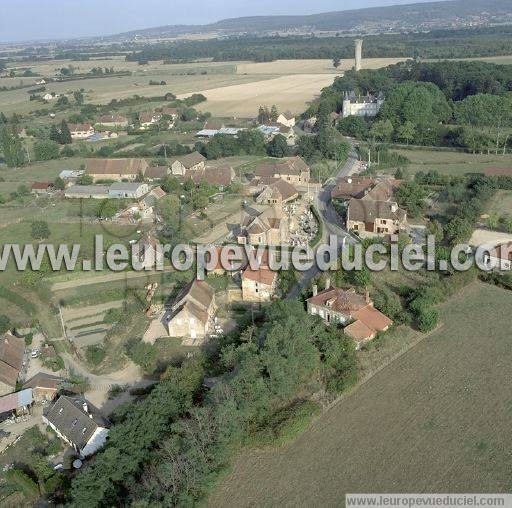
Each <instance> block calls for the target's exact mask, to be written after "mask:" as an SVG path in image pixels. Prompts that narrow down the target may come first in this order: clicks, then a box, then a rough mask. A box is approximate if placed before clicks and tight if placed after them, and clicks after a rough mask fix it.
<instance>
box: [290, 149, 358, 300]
mask: <svg viewBox="0 0 512 508" xmlns="http://www.w3.org/2000/svg"><path fill="white" fill-rule="evenodd" d="M358 164H359V163H358V158H357V153H356V151H355V148H354V146H353V145H352V149H351V150H350V153H349V155H348V158H347V160H346V161H345V164H343V166H341V168H340V169H339V171H338V172H337V173H336V175H335V176H333V177H331V178H329V180H327V181H326V182H325V184H324V185H323V187H322V188H321V189H320V191H319V193H318V199H317V200H316V202H317V207H318V212H319V214H320V217H321V219H322V223H323V235H322V240H321V242H320V245H321V244H323V243H329V236H330V235H334V236H336V239H337V245H338V255H339V254H340V253H341V250H342V249H343V246H344V245H346V244H354V243H356V242H357V241H358V240H357V239H356V238H355V237H353V236H352V235H351V234H350V233H348V232H347V231H346V230H344V229H343V228H342V227H341V224H342V219H341V217H340V216H339V215H338V214H337V212H336V210H335V209H334V206H333V204H332V200H331V191H332V189H333V187H334V186H335V184H336V179H337V178H340V177H343V176H349V175H351V174H352V173H355V172H356V170H357V169H358ZM320 272H321V270H320V269H319V268H318V266H317V264H316V263H314V264H313V266H312V267H311V268H310V269H309V270H306V271H304V272H302V276H301V278H300V280H299V282H298V283H297V284H296V285H295V286H293V288H292V289H291V290H290V292H289V293H288V294H287V295H286V298H287V299H293V298H297V296H299V294H300V293H301V291H302V290H303V289H305V288H306V287H308V286H309V284H310V282H311V280H312V279H313V278H314V277H315V276H316V275H318V274H319V273H320Z"/></svg>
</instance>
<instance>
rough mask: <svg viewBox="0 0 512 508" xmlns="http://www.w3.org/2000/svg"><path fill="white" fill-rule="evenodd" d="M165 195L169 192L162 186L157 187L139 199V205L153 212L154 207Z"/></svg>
mask: <svg viewBox="0 0 512 508" xmlns="http://www.w3.org/2000/svg"><path fill="white" fill-rule="evenodd" d="M164 196H167V193H166V192H165V191H164V190H163V189H162V188H161V187H155V188H154V189H151V190H150V191H149V193H148V194H146V195H145V196H144V198H142V199H141V200H140V201H139V207H140V208H141V209H142V210H149V211H150V212H151V213H152V212H153V208H154V207H155V206H156V204H157V203H158V201H160V199H162V198H163V197H164Z"/></svg>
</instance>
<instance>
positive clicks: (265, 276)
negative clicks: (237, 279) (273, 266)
mask: <svg viewBox="0 0 512 508" xmlns="http://www.w3.org/2000/svg"><path fill="white" fill-rule="evenodd" d="M276 278H277V272H274V271H272V270H270V269H269V268H265V267H260V268H258V269H257V270H252V269H251V267H250V266H248V267H247V268H246V269H245V270H244V271H243V273H242V279H249V280H252V281H255V282H259V283H260V284H265V285H267V286H271V285H272V284H274V282H275V280H276Z"/></svg>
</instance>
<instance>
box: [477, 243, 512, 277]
mask: <svg viewBox="0 0 512 508" xmlns="http://www.w3.org/2000/svg"><path fill="white" fill-rule="evenodd" d="M484 263H485V265H486V266H487V267H488V268H492V269H494V270H496V271H503V272H504V271H508V270H512V242H508V243H501V244H499V245H496V247H494V248H492V249H490V250H489V252H488V253H485V254H484Z"/></svg>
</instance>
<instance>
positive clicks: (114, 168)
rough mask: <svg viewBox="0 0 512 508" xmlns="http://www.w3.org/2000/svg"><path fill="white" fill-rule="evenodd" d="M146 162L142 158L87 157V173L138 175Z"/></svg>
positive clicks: (144, 169)
mask: <svg viewBox="0 0 512 508" xmlns="http://www.w3.org/2000/svg"><path fill="white" fill-rule="evenodd" d="M147 167H148V163H147V162H146V161H145V160H144V159H88V160H87V162H86V166H85V168H86V169H85V172H86V174H88V175H121V176H122V175H138V174H139V173H143V174H144V173H145V172H146V169H147Z"/></svg>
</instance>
